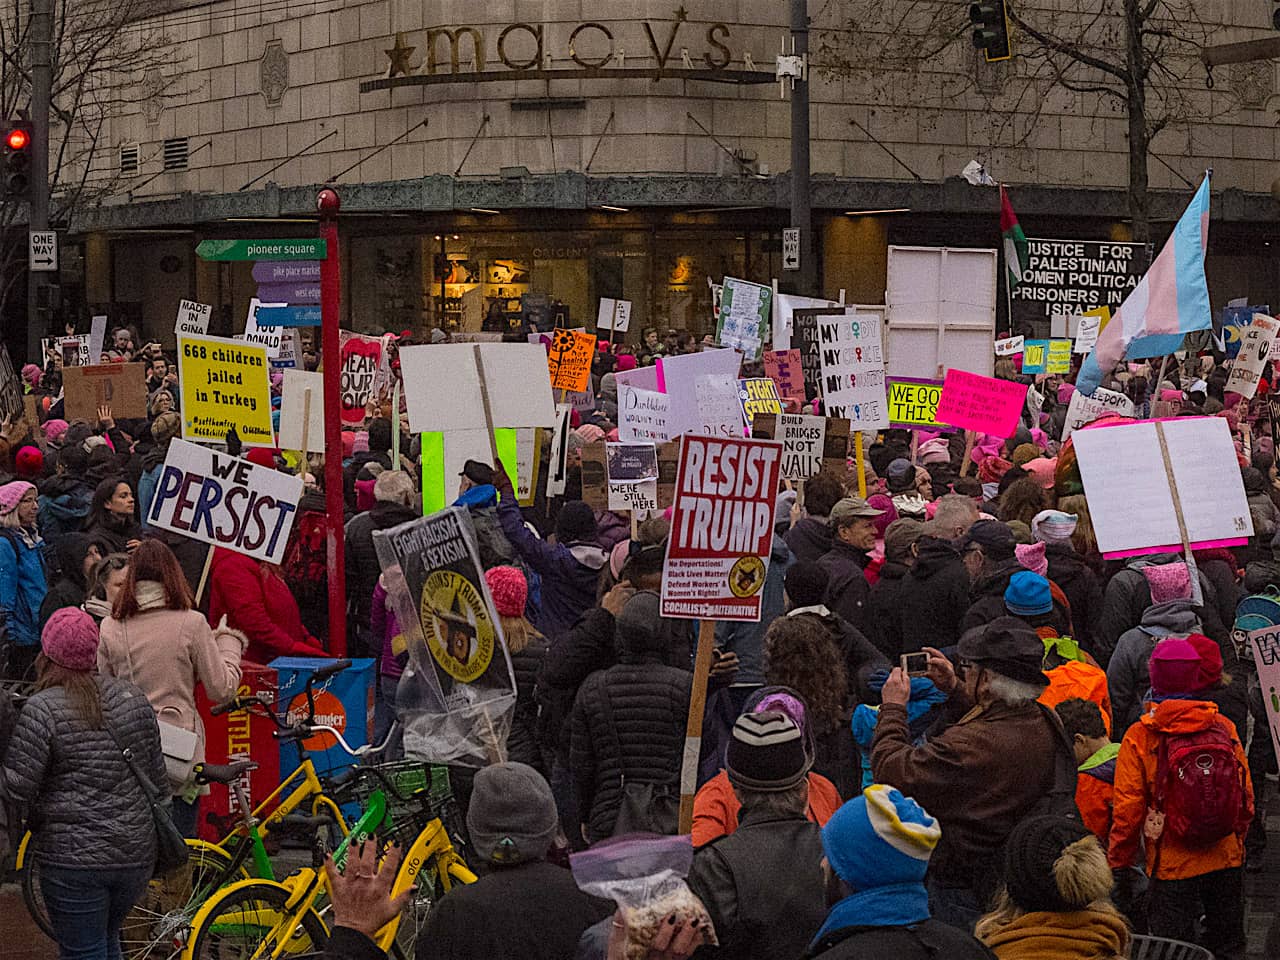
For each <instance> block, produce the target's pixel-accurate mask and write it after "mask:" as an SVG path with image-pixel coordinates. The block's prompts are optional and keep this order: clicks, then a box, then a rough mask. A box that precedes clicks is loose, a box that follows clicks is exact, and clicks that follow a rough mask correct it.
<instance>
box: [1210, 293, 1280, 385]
mask: <svg viewBox="0 0 1280 960" xmlns="http://www.w3.org/2000/svg"><path fill="white" fill-rule="evenodd" d="M1277 330H1280V321H1277V320H1276V319H1275V318H1274V317H1268V316H1267V315H1266V314H1265V313H1255V314H1254V315H1253V322H1252V323H1250V324H1249V326H1248V327H1246V328H1245V331H1244V334H1243V336H1241V338H1240V352H1239V353H1238V354H1236V358H1235V359H1234V360H1232V361H1231V376H1230V377H1228V378H1227V385H1226V387H1224V388H1223V389H1225V390H1227V391H1229V392H1231V393H1238V394H1240V396H1242V397H1244V398H1245V399H1246V400H1252V399H1253V395H1254V394H1255V393H1256V392H1257V391H1258V378H1259V377H1261V376H1262V371H1263V370H1264V369H1265V368H1266V366H1267V359H1268V358H1269V357H1270V356H1271V345H1272V343H1273V342H1274V341H1275V338H1276V331H1277Z"/></svg>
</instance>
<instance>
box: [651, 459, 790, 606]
mask: <svg viewBox="0 0 1280 960" xmlns="http://www.w3.org/2000/svg"><path fill="white" fill-rule="evenodd" d="M781 459H782V444H781V443H778V442H777V441H773V440H754V439H753V440H744V439H741V438H738V439H733V440H730V439H718V438H712V437H695V436H685V437H682V438H681V446H680V469H679V471H678V473H677V475H676V494H675V503H674V504H673V513H672V517H671V536H670V537H669V538H668V540H667V555H666V562H665V564H664V566H663V575H662V610H661V612H662V616H664V617H676V618H685V619H694V618H697V619H701V618H710V619H713V620H745V621H752V622H756V621H759V619H760V601H761V593H762V592H763V590H764V580H765V574H766V573H767V572H768V569H769V552H770V550H771V549H772V547H773V510H774V498H775V497H776V496H777V492H778V472H779V468H780V462H781Z"/></svg>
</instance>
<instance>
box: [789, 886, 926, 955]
mask: <svg viewBox="0 0 1280 960" xmlns="http://www.w3.org/2000/svg"><path fill="white" fill-rule="evenodd" d="M928 919H929V894H928V892H927V891H926V890H925V888H924V884H923V883H890V884H887V885H885V886H883V887H872V888H871V889H870V890H859V891H858V892H857V893H854V894H852V895H851V896H848V897H845V898H844V899H843V900H841V901H840V902H839V903H837V904H836V905H835V906H834V907H832V908H831V912H830V913H828V914H827V919H826V922H825V923H823V925H822V929H821V930H819V931H818V935H817V936H816V937H814V938H813V942H814V943H817V942H818V941H819V940H821V939H822V938H823V937H825V936H827V935H828V934H831V933H835V932H836V931H837V930H843V929H845V928H846V927H905V926H907V925H908V924H912V923H921V922H923V921H925V920H928Z"/></svg>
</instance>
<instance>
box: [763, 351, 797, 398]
mask: <svg viewBox="0 0 1280 960" xmlns="http://www.w3.org/2000/svg"><path fill="white" fill-rule="evenodd" d="M764 375H765V376H766V377H768V378H769V379H770V380H772V381H773V382H774V383H776V384H777V385H778V396H780V397H784V398H793V399H799V400H803V399H804V368H803V367H802V366H801V364H800V351H799V350H766V351H765V352H764Z"/></svg>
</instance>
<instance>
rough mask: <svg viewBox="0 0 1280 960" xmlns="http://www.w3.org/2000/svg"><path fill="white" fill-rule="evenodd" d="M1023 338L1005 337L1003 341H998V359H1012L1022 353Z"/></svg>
mask: <svg viewBox="0 0 1280 960" xmlns="http://www.w3.org/2000/svg"><path fill="white" fill-rule="evenodd" d="M1022 350H1023V338H1022V337H1005V338H1004V339H1003V340H997V341H996V356H997V357H1012V356H1015V355H1016V354H1019V353H1022Z"/></svg>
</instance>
